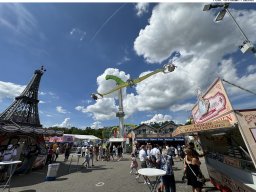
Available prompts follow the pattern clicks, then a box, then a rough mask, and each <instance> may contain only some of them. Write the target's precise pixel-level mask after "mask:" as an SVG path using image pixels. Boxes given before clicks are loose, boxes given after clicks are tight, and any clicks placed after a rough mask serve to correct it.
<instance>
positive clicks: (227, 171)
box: [173, 79, 256, 192]
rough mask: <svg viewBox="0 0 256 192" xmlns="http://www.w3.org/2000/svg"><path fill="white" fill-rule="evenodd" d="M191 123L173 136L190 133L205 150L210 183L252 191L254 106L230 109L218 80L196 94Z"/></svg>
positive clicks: (254, 184) (255, 138)
mask: <svg viewBox="0 0 256 192" xmlns="http://www.w3.org/2000/svg"><path fill="white" fill-rule="evenodd" d="M192 116H193V124H191V125H186V126H180V127H178V128H177V129H176V130H175V131H174V132H173V136H178V135H193V136H195V138H196V139H198V140H199V142H200V144H201V146H202V148H203V150H204V151H205V152H207V155H206V156H205V163H206V166H207V169H208V173H209V176H210V180H211V182H212V183H213V184H214V185H215V186H216V187H217V188H218V189H219V190H220V191H225V192H227V191H228V192H231V191H244V192H251V191H255V190H256V169H255V167H256V109H244V110H234V109H233V107H232V105H231V103H230V101H229V98H228V96H227V94H226V91H225V88H224V86H223V84H222V81H221V79H217V80H216V81H215V82H214V83H213V84H212V85H211V86H210V87H209V88H208V90H207V91H206V92H205V94H203V95H202V94H199V95H198V102H197V104H196V105H195V106H194V107H193V109H192Z"/></svg>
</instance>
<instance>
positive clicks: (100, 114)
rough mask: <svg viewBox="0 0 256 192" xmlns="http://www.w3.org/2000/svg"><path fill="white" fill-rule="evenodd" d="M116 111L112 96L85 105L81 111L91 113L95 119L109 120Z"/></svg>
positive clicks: (113, 116)
mask: <svg viewBox="0 0 256 192" xmlns="http://www.w3.org/2000/svg"><path fill="white" fill-rule="evenodd" d="M117 111H118V108H117V106H116V105H115V100H114V98H103V99H99V100H97V101H96V103H95V104H93V105H89V106H87V107H86V108H85V109H83V111H82V112H84V113H92V114H93V119H95V120H109V119H113V118H115V116H116V112H117Z"/></svg>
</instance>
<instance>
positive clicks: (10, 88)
mask: <svg viewBox="0 0 256 192" xmlns="http://www.w3.org/2000/svg"><path fill="white" fill-rule="evenodd" d="M25 87H26V85H17V84H14V83H10V82H4V81H0V102H1V101H2V100H3V99H6V98H11V99H13V98H14V97H16V96H18V95H20V94H21V93H22V91H23V90H24V89H25Z"/></svg>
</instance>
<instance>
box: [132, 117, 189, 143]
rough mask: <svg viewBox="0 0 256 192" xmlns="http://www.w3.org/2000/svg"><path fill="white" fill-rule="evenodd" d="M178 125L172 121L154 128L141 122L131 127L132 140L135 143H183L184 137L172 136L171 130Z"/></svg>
mask: <svg viewBox="0 0 256 192" xmlns="http://www.w3.org/2000/svg"><path fill="white" fill-rule="evenodd" d="M177 127H178V125H176V124H175V123H173V122H170V123H168V124H165V125H163V126H162V127H159V128H155V127H152V126H150V125H147V124H141V125H139V126H137V127H135V128H134V129H133V131H132V132H133V134H132V135H133V136H134V138H133V141H134V142H135V143H136V142H137V143H140V144H143V143H148V142H150V143H158V144H160V145H162V144H169V145H174V146H176V145H178V144H180V145H183V144H184V142H185V139H184V137H172V132H173V131H174V130H175V129H176V128H177Z"/></svg>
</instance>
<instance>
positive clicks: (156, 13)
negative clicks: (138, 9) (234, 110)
mask: <svg viewBox="0 0 256 192" xmlns="http://www.w3.org/2000/svg"><path fill="white" fill-rule="evenodd" d="M202 8H203V4H199V3H195V4H191V3H190V4H188V3H186V4H180V3H162V4H159V5H157V6H155V7H154V9H153V11H152V15H151V17H150V19H149V23H148V25H147V26H145V28H144V29H141V30H140V32H139V35H138V37H137V38H136V39H135V41H134V50H135V51H136V53H137V54H138V55H139V56H142V57H143V58H144V59H145V60H146V61H147V62H148V63H152V64H155V63H158V64H159V63H165V62H169V61H173V60H174V61H175V65H177V66H178V67H177V68H176V69H175V71H174V72H171V73H167V74H163V73H158V74H156V75H154V76H151V77H149V78H148V79H146V80H144V81H142V82H140V83H139V84H137V85H136V86H135V87H134V90H135V92H134V93H131V94H126V90H125V89H124V101H123V104H124V110H125V114H126V116H125V117H126V118H127V117H129V115H131V114H133V113H135V112H138V111H154V110H159V109H169V110H171V111H173V112H176V111H182V110H183V111H186V110H189V109H191V108H190V107H192V106H193V104H190V103H187V100H188V99H190V98H191V97H193V98H195V97H196V94H195V90H196V89H198V88H201V90H205V89H206V88H207V87H208V86H209V85H210V84H211V83H212V82H213V80H214V79H215V78H216V77H217V76H221V77H223V78H224V79H226V80H229V81H231V82H232V81H233V82H237V83H238V84H239V85H241V86H243V87H246V88H247V89H250V90H252V91H256V88H255V86H254V84H253V83H251V82H255V80H256V73H255V71H254V67H253V66H249V67H248V68H247V71H248V72H250V73H249V74H241V73H239V72H240V70H238V66H239V64H240V63H239V61H235V60H233V59H232V58H231V56H232V55H231V54H232V53H234V52H236V51H238V49H239V48H238V46H239V45H240V44H241V43H242V42H243V39H242V37H241V34H240V33H239V31H237V30H235V27H234V25H233V23H232V20H231V18H230V17H229V16H228V15H226V16H225V18H224V20H223V22H220V23H218V24H215V23H213V19H214V17H215V16H214V12H212V11H209V12H203V11H202ZM230 11H231V12H232V13H233V15H234V17H235V18H236V20H237V22H238V23H239V24H241V27H242V28H243V29H246V30H245V31H246V34H247V36H248V37H249V39H250V40H251V41H252V42H255V40H256V36H255V35H254V33H255V29H256V21H255V20H254V19H253V18H255V17H256V11H255V10H233V9H230ZM191 12H193V14H192V15H191ZM184 21H185V22H184ZM195 26H196V27H195ZM223 34H224V35H223ZM225 34H228V35H225ZM240 37H241V39H239V38H240ZM227 54H228V55H229V58H226V57H224V56H226V55H227ZM173 55H174V57H173ZM230 55H231V56H230ZM224 58H225V59H224ZM149 72H150V71H145V72H142V73H141V74H140V76H143V75H146V74H148V73H149ZM106 74H114V75H118V76H119V77H121V78H122V79H123V80H124V81H126V80H127V79H129V78H130V75H129V74H125V73H124V72H122V71H119V70H117V69H113V68H110V69H106V71H105V72H104V73H103V74H102V75H101V76H99V77H98V78H97V83H98V85H99V87H98V90H97V91H98V92H100V93H105V92H107V91H109V90H111V89H112V88H113V87H114V86H115V82H114V81H111V80H108V81H106V80H105V76H106ZM228 90H229V91H230V93H231V94H232V95H235V94H239V93H240V91H238V90H239V89H237V88H235V87H232V88H228ZM116 96H117V95H116V93H115V94H110V95H108V96H106V97H105V98H103V99H108V100H106V102H107V104H104V103H105V102H103V101H104V100H97V102H96V103H95V104H93V105H89V106H87V107H86V108H85V111H84V112H90V113H93V114H94V115H93V117H94V119H96V120H103V119H109V118H116V117H115V112H116V111H117V103H115V101H114V98H117V97H116ZM182 102H184V104H183V103H182ZM177 103H178V104H177ZM101 114H103V115H101Z"/></svg>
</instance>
